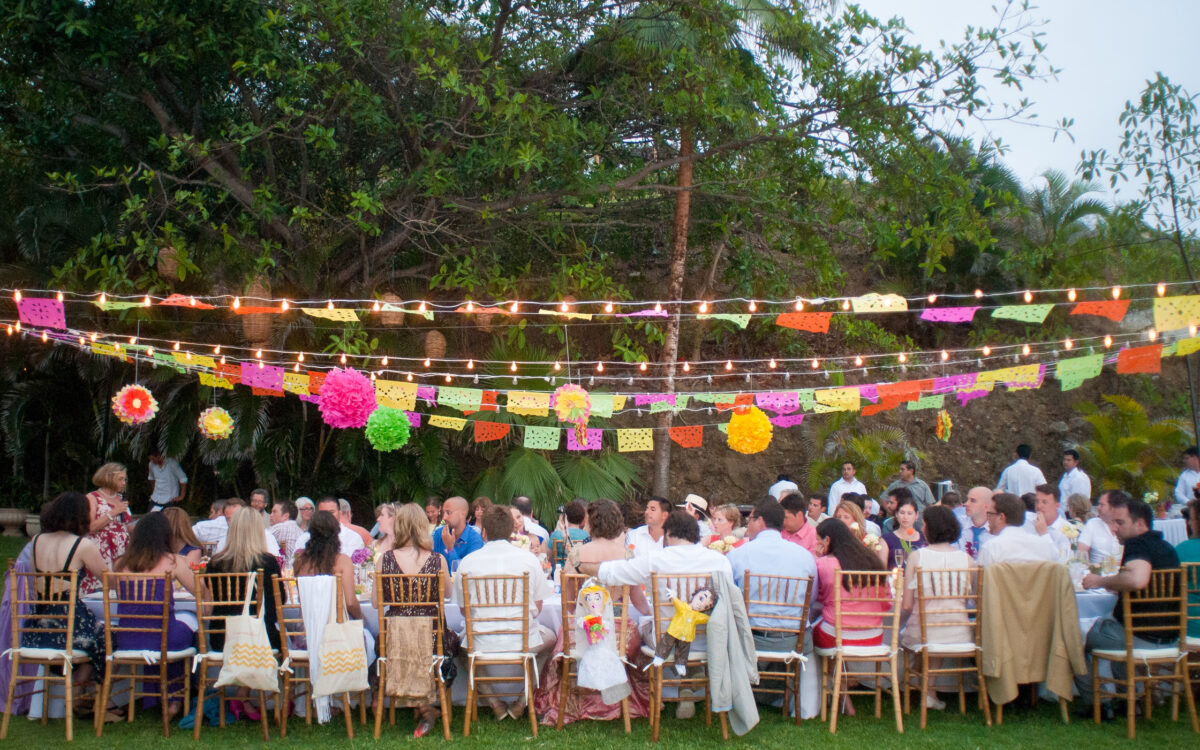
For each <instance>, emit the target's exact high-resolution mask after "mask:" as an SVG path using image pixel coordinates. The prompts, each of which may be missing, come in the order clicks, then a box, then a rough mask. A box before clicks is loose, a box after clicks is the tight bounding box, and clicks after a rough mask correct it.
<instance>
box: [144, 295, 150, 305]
mask: <svg viewBox="0 0 1200 750" xmlns="http://www.w3.org/2000/svg"><path fill="white" fill-rule="evenodd" d="M149 306H150V295H148V294H147V295H146V296H145V297H143V298H142V307H149Z"/></svg>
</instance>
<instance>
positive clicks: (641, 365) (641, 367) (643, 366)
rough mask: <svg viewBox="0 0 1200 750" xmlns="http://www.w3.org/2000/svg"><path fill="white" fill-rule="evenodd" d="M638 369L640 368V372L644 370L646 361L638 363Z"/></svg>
mask: <svg viewBox="0 0 1200 750" xmlns="http://www.w3.org/2000/svg"><path fill="white" fill-rule="evenodd" d="M638 369H639V370H641V371H642V372H645V371H646V363H645V362H643V363H641V364H640V365H638Z"/></svg>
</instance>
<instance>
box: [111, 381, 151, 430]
mask: <svg viewBox="0 0 1200 750" xmlns="http://www.w3.org/2000/svg"><path fill="white" fill-rule="evenodd" d="M112 409H113V414H116V415H117V419H119V420H121V421H122V422H124V423H125V424H130V425H139V424H144V423H146V422H149V421H150V420H151V419H154V415H155V414H157V413H158V401H156V400H155V399H154V394H152V393H151V392H150V391H149V390H147V389H146V387H145V386H142V385H137V384H136V383H132V384H130V385H127V386H125V387H124V388H122V389H121V390H119V391H117V395H115V396H113V398H112Z"/></svg>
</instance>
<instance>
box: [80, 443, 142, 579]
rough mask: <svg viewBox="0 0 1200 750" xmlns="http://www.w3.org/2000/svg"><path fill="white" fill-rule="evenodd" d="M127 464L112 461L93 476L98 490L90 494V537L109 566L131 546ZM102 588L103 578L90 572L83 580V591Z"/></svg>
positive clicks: (88, 495) (88, 496)
mask: <svg viewBox="0 0 1200 750" xmlns="http://www.w3.org/2000/svg"><path fill="white" fill-rule="evenodd" d="M126 479H127V474H126V472H125V467H124V466H122V465H121V464H118V463H113V462H109V463H106V464H104V465H103V466H101V467H100V468H99V469H97V470H96V473H95V474H93V475H92V484H94V485H96V489H95V490H92V491H91V492H89V493H88V494H87V499H88V502H89V503H90V504H91V526H90V528H89V533H88V538H89V539H91V540H92V542H93V543H94V544H95V545H96V548H97V549H99V550H100V557H102V558H104V562H105V563H107V564H108V567H110V568H112V567H113V564H114V563H115V562H116V561H117V558H119V557H120V556H121V555H124V554H125V548H126V547H127V546H129V520H130V517H131V516H130V514H129V503H127V502H125V480H126ZM99 590H100V579H99V578H97V577H95V576H93V575H91V573H88V575H87V576H86V577H85V578H84V579H83V583H82V584H81V587H80V591H81V592H82V593H84V594H91V593H94V592H96V591H99Z"/></svg>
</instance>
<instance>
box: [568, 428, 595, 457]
mask: <svg viewBox="0 0 1200 750" xmlns="http://www.w3.org/2000/svg"><path fill="white" fill-rule="evenodd" d="M603 432H604V431H603V430H600V429H593V428H590V427H589V428H588V429H587V434H586V435H585V436H584V443H583V445H580V444H579V441H578V440H577V439H576V438H575V430H567V450H569V451H598V450H600V446H601V439H602V438H601V435H602V433H603Z"/></svg>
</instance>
